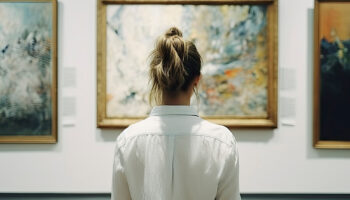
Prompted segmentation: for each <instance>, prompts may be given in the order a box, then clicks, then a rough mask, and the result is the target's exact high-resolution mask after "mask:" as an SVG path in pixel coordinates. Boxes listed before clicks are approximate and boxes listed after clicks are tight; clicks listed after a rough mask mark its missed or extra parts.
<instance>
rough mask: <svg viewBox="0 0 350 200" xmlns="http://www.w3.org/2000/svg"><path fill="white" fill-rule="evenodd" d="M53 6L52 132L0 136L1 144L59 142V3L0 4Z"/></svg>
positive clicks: (41, 0)
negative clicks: (48, 133) (41, 4)
mask: <svg viewBox="0 0 350 200" xmlns="http://www.w3.org/2000/svg"><path fill="white" fill-rule="evenodd" d="M4 2H6V3H7V2H8V3H14V2H17V3H19V2H23V3H51V4H52V43H51V45H52V89H51V96H52V131H51V135H47V136H29V135H28V136H24V135H20V136H0V143H56V142H57V1H56V0H0V3H4Z"/></svg>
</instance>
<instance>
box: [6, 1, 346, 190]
mask: <svg viewBox="0 0 350 200" xmlns="http://www.w3.org/2000/svg"><path fill="white" fill-rule="evenodd" d="M58 6H59V9H58V10H59V11H58V13H59V17H58V19H59V27H58V33H59V34H58V36H59V43H58V47H59V51H58V53H59V54H58V56H59V59H58V61H59V62H58V66H59V70H60V71H59V81H60V84H59V85H60V87H59V138H58V139H59V142H58V143H57V144H55V145H51V144H41V145H37V144H1V145H0V192H55V193H61V192H65V193H81V192H84V193H85V192H86V193H100V192H101V193H107V192H109V191H110V182H111V168H112V154H113V149H114V140H115V138H116V137H117V135H118V133H119V132H120V130H109V131H108V130H100V129H97V128H96V0H74V1H72V0H59V5H58ZM312 16H313V0H293V1H291V0H280V2H279V67H280V68H293V69H295V70H296V72H297V81H296V90H295V92H294V93H293V94H291V95H296V97H297V98H296V103H297V104H296V115H297V117H296V125H295V126H283V125H281V123H280V124H279V128H278V129H275V130H234V133H235V136H236V138H237V140H238V142H239V150H240V162H241V165H240V166H241V173H240V175H241V177H240V180H241V192H242V193H350V181H349V178H350V151H346V150H316V149H313V148H312V126H311V124H312V116H311V113H312V101H311V99H312V92H311V91H312V56H313V52H312V51H313V49H312V38H313V36H312V31H313V28H312V20H313V19H312ZM65 67H75V68H76V69H77V72H78V73H77V76H76V79H77V87H76V89H73V91H70V92H71V93H73V94H74V95H75V97H76V99H77V102H79V103H78V104H77V115H76V125H75V126H71V127H64V126H62V125H61V122H62V107H64V105H63V104H62V96H63V95H64V93H65V92H67V91H65V90H64V89H63V88H62V87H61V86H62V81H63V79H62V69H63V68H65ZM282 94H283V93H282V92H280V95H282ZM279 108H280V110H281V109H282V108H283V105H282V104H281V102H280V105H279Z"/></svg>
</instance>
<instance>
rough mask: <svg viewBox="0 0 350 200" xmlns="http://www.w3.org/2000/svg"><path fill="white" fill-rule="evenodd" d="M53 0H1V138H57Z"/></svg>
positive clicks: (15, 140) (25, 140) (21, 140)
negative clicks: (21, 0)
mask: <svg viewBox="0 0 350 200" xmlns="http://www.w3.org/2000/svg"><path fill="white" fill-rule="evenodd" d="M56 87H57V86H56V2H55V1H37V2H36V1H35V0H34V1H23V2H20V1H0V142H4V143H54V142H56V129H57V128H56V126H57V125H56V105H57V103H56Z"/></svg>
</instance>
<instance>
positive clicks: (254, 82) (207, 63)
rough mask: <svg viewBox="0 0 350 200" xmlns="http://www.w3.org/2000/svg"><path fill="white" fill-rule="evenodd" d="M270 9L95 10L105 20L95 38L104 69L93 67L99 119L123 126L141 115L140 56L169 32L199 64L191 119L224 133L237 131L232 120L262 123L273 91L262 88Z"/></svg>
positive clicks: (146, 108)
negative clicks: (189, 47) (176, 32)
mask: <svg viewBox="0 0 350 200" xmlns="http://www.w3.org/2000/svg"><path fill="white" fill-rule="evenodd" d="M113 2H114V3H115V2H116V1H113ZM233 2H234V1H233ZM273 3H274V1H271V3H270V4H256V5H255V4H220V3H218V4H214V5H206V4H196V5H192V4H185V5H183V4H176V3H174V4H171V3H170V4H118V3H117V4H103V3H101V4H102V5H101V6H104V11H103V13H104V14H105V18H104V20H101V21H100V20H99V23H103V25H104V26H103V27H104V30H105V31H104V32H103V33H101V34H103V35H105V37H103V36H102V37H101V38H105V40H104V41H103V42H101V43H105V44H104V47H103V48H105V52H104V54H105V57H102V59H105V60H104V62H105V63H104V65H105V67H102V66H101V65H99V66H98V67H99V69H102V68H103V69H105V71H103V72H102V71H101V73H103V74H105V77H104V78H102V79H101V80H99V81H103V82H105V83H104V84H103V86H104V88H103V90H104V93H105V94H104V95H102V96H104V97H103V99H101V100H102V101H104V103H103V104H102V105H104V106H103V107H102V106H100V108H99V109H103V110H104V111H103V114H102V115H101V116H102V117H103V118H106V119H111V120H114V119H120V120H122V121H123V120H124V121H125V119H136V120H137V119H141V118H143V117H145V116H147V115H148V113H149V112H150V110H151V106H150V105H149V102H148V91H149V85H148V62H149V60H147V59H148V55H149V54H150V52H151V51H152V49H153V48H154V44H155V41H156V39H157V37H158V36H159V35H161V34H163V33H164V32H165V31H166V30H167V29H168V28H169V27H170V26H176V27H178V28H180V30H182V31H183V35H184V38H185V39H187V40H191V41H192V42H194V43H195V45H196V46H197V49H198V51H199V53H200V54H201V56H202V60H203V66H202V79H201V83H200V84H199V99H198V102H196V101H195V102H194V104H195V105H198V111H199V114H200V115H201V116H202V117H204V118H208V119H211V120H214V121H215V120H216V121H217V122H218V123H221V124H225V122H228V123H227V124H226V125H230V126H235V125H236V126H240V125H242V126H243V124H238V123H236V124H235V123H234V122H238V121H237V120H246V122H248V126H250V125H252V126H253V125H254V124H253V123H251V124H250V125H249V121H251V122H254V120H269V118H271V106H273V105H270V103H271V102H272V101H269V100H271V97H273V95H272V94H271V93H273V91H272V90H273V89H272V88H273V87H274V86H273V81H271V80H270V79H273V76H274V74H272V72H274V68H273V64H274V63H272V62H271V60H272V61H273V59H272V58H273V56H274V55H271V52H273V51H270V50H271V48H272V47H271V46H272V45H271V41H270V40H271V38H273V37H271V35H273V32H271V30H272V29H271V25H270V23H271V22H273V20H271V18H272V16H273V15H272V13H271V11H273V9H271V6H274V4H273ZM100 12H102V11H100ZM269 34H270V35H269ZM99 44H100V43H99ZM272 44H273V43H272ZM101 47H102V45H101ZM101 64H102V63H101ZM101 89H102V88H101ZM99 95H100V93H99ZM99 104H100V102H99ZM230 120H231V121H230ZM232 120H233V121H232ZM234 120H236V121H234ZM232 122H233V123H232ZM112 125H113V124H112ZM269 125H270V126H271V123H270V124H269ZM272 126H274V125H272Z"/></svg>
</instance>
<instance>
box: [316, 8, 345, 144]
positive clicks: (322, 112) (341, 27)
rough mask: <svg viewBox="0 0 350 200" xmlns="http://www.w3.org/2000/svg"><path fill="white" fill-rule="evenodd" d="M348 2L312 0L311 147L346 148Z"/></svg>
mask: <svg viewBox="0 0 350 200" xmlns="http://www.w3.org/2000/svg"><path fill="white" fill-rule="evenodd" d="M349 13H350V1H348V2H346V1H342V2H337V1H322V2H320V1H316V4H315V66H314V71H315V72H314V74H315V79H314V81H315V82H314V92H315V95H314V146H315V147H316V148H350V124H349V119H350V117H349V113H350V17H349Z"/></svg>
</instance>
